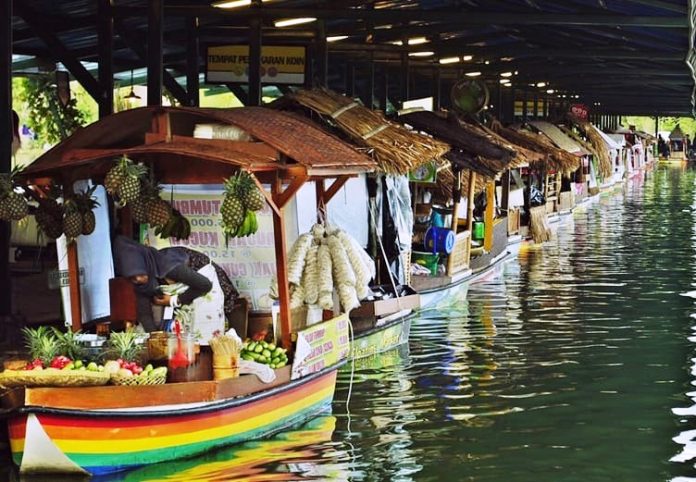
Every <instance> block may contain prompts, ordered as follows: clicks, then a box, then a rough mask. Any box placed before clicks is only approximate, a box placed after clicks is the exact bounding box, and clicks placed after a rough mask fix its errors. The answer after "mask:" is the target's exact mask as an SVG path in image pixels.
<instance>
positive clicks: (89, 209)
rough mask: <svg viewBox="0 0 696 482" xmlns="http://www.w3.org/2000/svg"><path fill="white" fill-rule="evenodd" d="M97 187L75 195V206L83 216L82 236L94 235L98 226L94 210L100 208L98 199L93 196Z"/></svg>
mask: <svg viewBox="0 0 696 482" xmlns="http://www.w3.org/2000/svg"><path fill="white" fill-rule="evenodd" d="M96 189H97V186H92V187H91V188H89V189H87V190H86V191H83V192H81V193H78V194H76V195H75V205H76V206H77V210H78V211H79V212H80V215H81V216H82V231H81V234H92V233H93V232H94V229H95V228H96V226H97V220H96V216H95V215H94V208H96V207H97V206H99V203H98V202H97V199H96V198H95V197H94V196H93V194H94V191H95V190H96Z"/></svg>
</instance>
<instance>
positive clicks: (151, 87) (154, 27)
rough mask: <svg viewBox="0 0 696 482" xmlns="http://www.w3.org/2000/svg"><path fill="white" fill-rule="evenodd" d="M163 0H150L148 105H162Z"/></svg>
mask: <svg viewBox="0 0 696 482" xmlns="http://www.w3.org/2000/svg"><path fill="white" fill-rule="evenodd" d="M163 16H164V2H163V0H150V2H149V9H148V18H147V105H149V106H161V105H162V76H163V75H164V74H163V73H162V71H163V69H164V62H163V59H162V44H163V43H164V37H163V30H162V17H163Z"/></svg>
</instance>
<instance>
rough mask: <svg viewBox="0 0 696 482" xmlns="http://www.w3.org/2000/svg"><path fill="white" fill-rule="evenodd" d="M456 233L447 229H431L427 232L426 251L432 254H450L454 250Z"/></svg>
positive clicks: (424, 242)
mask: <svg viewBox="0 0 696 482" xmlns="http://www.w3.org/2000/svg"><path fill="white" fill-rule="evenodd" d="M454 241H455V235H454V231H452V230H451V229H447V228H438V227H434V226H433V227H431V228H428V230H427V231H426V232H425V239H424V241H423V244H425V249H426V250H428V251H430V252H432V253H444V254H450V253H451V252H452V250H453V249H454Z"/></svg>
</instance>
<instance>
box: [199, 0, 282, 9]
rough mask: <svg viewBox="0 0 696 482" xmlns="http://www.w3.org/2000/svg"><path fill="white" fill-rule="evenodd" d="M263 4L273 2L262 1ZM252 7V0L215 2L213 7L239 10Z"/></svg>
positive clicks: (268, 0)
mask: <svg viewBox="0 0 696 482" xmlns="http://www.w3.org/2000/svg"><path fill="white" fill-rule="evenodd" d="M261 1H262V2H263V3H266V2H270V1H272V0H261ZM249 5H251V0H221V1H219V2H213V3H212V6H213V7H216V8H239V7H248V6H249Z"/></svg>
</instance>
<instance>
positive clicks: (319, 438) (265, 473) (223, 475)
mask: <svg viewBox="0 0 696 482" xmlns="http://www.w3.org/2000/svg"><path fill="white" fill-rule="evenodd" d="M335 428H336V418H335V417H333V416H322V417H317V418H315V419H313V420H311V421H310V422H308V423H306V424H304V425H302V426H300V427H299V428H298V429H296V430H291V431H287V432H282V433H280V434H278V435H276V436H275V437H273V438H270V439H267V440H262V441H257V442H247V443H243V444H240V445H235V446H231V447H228V448H224V449H221V450H217V451H213V452H210V453H208V454H206V455H202V456H199V457H195V458H191V459H182V460H175V461H170V462H164V463H160V464H154V465H149V466H146V467H142V468H140V469H136V470H133V471H130V472H124V473H121V474H111V475H108V476H104V477H103V478H100V477H93V478H91V479H90V478H89V477H87V478H81V477H79V476H78V477H67V478H60V479H57V478H56V477H55V475H46V476H20V478H19V479H18V480H19V481H20V482H48V481H51V482H78V481H79V482H82V481H85V482H87V481H89V482H107V481H109V482H159V481H167V482H176V481H180V482H203V481H205V482H208V481H216V480H220V481H222V480H225V481H230V480H240V481H242V480H254V481H260V482H263V481H281V480H289V479H292V480H325V479H327V478H329V479H331V480H347V479H348V476H347V475H346V473H345V472H344V471H343V470H342V468H341V467H340V466H339V465H336V464H334V461H335V460H336V459H341V458H343V456H342V453H341V452H342V450H341V445H337V446H336V447H333V446H332V445H333V444H332V442H331V438H332V436H333V433H334V429H335ZM331 452H333V453H334V454H335V456H334V457H332V458H327V459H323V458H322V456H321V454H326V453H331ZM324 460H325V461H326V463H325V464H324V462H323V461H324Z"/></svg>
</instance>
